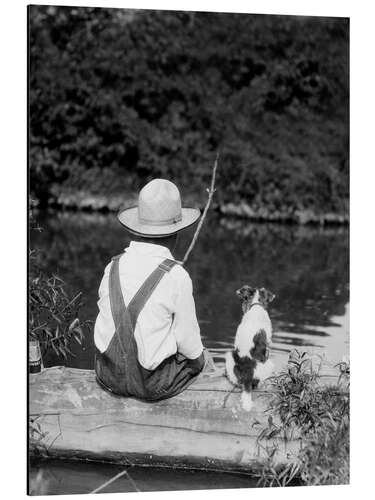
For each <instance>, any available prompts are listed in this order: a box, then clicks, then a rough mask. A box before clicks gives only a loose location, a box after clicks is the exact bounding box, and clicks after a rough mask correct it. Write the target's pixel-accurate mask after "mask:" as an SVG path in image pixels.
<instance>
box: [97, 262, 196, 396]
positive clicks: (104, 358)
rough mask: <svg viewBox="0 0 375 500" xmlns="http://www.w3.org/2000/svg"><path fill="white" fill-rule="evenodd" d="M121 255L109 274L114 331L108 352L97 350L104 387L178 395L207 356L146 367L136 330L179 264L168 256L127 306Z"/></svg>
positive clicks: (143, 393) (121, 391)
mask: <svg viewBox="0 0 375 500" xmlns="http://www.w3.org/2000/svg"><path fill="white" fill-rule="evenodd" d="M121 256H122V254H121V255H117V256H116V257H113V259H112V265H111V270H110V274H109V300H110V305H111V312H112V317H113V320H114V323H115V333H114V335H113V337H112V339H111V341H110V343H109V346H108V348H107V349H106V351H104V352H103V353H101V352H100V351H99V350H98V349H96V354H95V371H96V377H97V380H98V382H99V383H100V385H101V386H102V387H104V388H105V389H107V390H109V391H110V392H113V393H115V394H118V395H121V396H131V397H136V398H139V399H143V400H148V401H156V400H159V399H166V398H170V397H172V396H175V395H177V394H179V393H180V392H182V391H183V390H184V389H186V388H187V387H188V386H189V385H190V384H191V383H192V382H194V380H195V379H196V377H197V376H198V374H199V373H200V371H201V370H202V369H203V366H204V355H203V354H202V355H201V356H200V357H199V358H198V359H197V360H189V359H187V358H185V357H184V356H182V355H181V354H178V353H177V355H173V356H170V357H169V358H167V359H165V360H164V361H163V362H162V363H161V364H160V365H159V366H158V367H157V368H156V369H154V370H147V369H146V368H143V366H142V365H141V364H140V363H139V361H138V350H137V344H136V340H135V338H134V329H135V325H136V322H137V318H138V315H139V313H140V312H141V311H142V309H143V307H144V305H145V304H146V302H147V300H148V299H149V297H150V296H151V294H152V292H153V290H154V289H155V288H156V286H157V285H158V283H159V281H160V280H161V279H162V277H163V276H164V274H165V273H167V272H169V271H170V270H171V269H172V267H173V266H174V265H175V264H176V262H175V261H174V260H171V259H165V260H164V261H163V262H161V263H160V264H159V265H158V267H157V268H156V269H155V270H154V271H153V272H152V273H151V274H150V276H149V277H148V278H147V279H146V281H145V282H144V283H143V285H142V286H141V287H140V289H139V290H138V291H137V293H136V294H135V295H134V297H133V298H132V300H131V301H130V302H129V304H128V306H127V307H126V305H125V303H124V299H123V295H122V290H121V285H120V274H119V260H120V258H121Z"/></svg>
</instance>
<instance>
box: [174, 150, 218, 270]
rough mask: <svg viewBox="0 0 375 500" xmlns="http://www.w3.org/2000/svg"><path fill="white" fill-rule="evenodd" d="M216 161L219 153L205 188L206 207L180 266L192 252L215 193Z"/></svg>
mask: <svg viewBox="0 0 375 500" xmlns="http://www.w3.org/2000/svg"><path fill="white" fill-rule="evenodd" d="M218 161H219V153H217V155H216V160H215V163H214V166H213V169H212V178H211V186H210V189H208V188H207V192H208V199H207V203H206V206H205V207H204V210H203V215H202V217H201V219H200V221H199V224H198V226H197V229H196V230H195V233H194V236H193V239H192V240H191V243H190V245H189V248H188V249H187V250H186V253H185V255H184V258H183V259H182V261H181V262H180V263H181V264H182V265H184V264H185V262H186V261H187V259H188V257H189V255H190V252H191V251H192V250H193V248H194V245H195V243H196V241H197V239H198V236H199V233H200V230H201V229H202V226H203V222H204V220H205V218H206V216H207V212H208V209H209V208H210V205H211V200H212V198H213V196H214V192H215V191H216V190H215V179H216V170H217V166H218Z"/></svg>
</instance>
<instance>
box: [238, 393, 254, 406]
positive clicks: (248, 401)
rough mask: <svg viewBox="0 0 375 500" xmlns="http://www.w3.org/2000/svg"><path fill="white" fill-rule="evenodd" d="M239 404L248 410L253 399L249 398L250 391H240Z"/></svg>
mask: <svg viewBox="0 0 375 500" xmlns="http://www.w3.org/2000/svg"><path fill="white" fill-rule="evenodd" d="M241 404H242V408H243V409H244V410H245V411H250V410H251V409H252V407H253V400H252V399H251V392H245V391H244V392H242V394H241Z"/></svg>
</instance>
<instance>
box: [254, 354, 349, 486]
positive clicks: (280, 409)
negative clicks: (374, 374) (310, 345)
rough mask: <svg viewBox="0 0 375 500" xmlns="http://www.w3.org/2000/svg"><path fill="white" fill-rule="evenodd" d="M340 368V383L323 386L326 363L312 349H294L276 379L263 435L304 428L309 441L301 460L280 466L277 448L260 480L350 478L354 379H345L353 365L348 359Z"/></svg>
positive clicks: (269, 482) (316, 482)
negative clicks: (321, 363)
mask: <svg viewBox="0 0 375 500" xmlns="http://www.w3.org/2000/svg"><path fill="white" fill-rule="evenodd" d="M339 369H340V372H341V373H340V376H339V380H338V385H337V386H323V385H321V384H319V376H320V375H319V370H320V367H317V368H316V367H314V366H313V363H312V359H311V358H309V357H307V356H306V353H300V352H299V351H297V350H294V351H292V352H291V354H290V357H289V361H288V366H287V369H286V370H285V371H284V372H282V373H281V374H280V375H278V376H277V377H273V378H272V379H271V384H272V386H273V389H274V391H275V396H274V399H273V401H272V403H271V405H270V408H269V411H270V413H271V414H270V417H269V420H268V427H266V428H263V429H261V431H260V433H259V440H260V441H261V440H271V439H272V438H273V437H275V436H283V437H285V438H288V436H289V437H290V436H291V434H293V433H294V432H295V431H298V432H299V433H300V435H301V437H302V443H303V446H302V449H301V451H300V453H299V455H298V457H296V460H295V461H294V462H292V463H290V464H287V465H286V466H285V467H283V468H281V469H280V468H279V470H277V469H276V467H275V466H274V464H273V456H274V454H275V452H276V450H277V448H275V447H271V448H270V451H269V459H268V461H267V463H266V464H265V466H264V468H263V470H262V473H261V477H260V480H259V481H260V483H259V484H261V485H263V486H275V485H276V486H286V485H288V484H290V483H291V482H292V481H293V480H294V479H295V478H296V477H297V476H298V477H299V478H300V479H301V480H302V481H303V483H304V484H306V485H322V484H347V483H349V458H350V457H349V456H350V442H349V431H350V426H349V417H350V409H349V384H348V383H347V385H346V386H345V384H344V386H343V385H342V384H341V383H340V382H341V380H342V378H343V377H344V379H345V380H347V378H348V376H349V371H350V368H349V364H348V363H346V362H342V363H340V364H339ZM272 415H274V416H277V417H278V418H279V420H280V423H279V424H277V423H275V421H274V418H273V417H272Z"/></svg>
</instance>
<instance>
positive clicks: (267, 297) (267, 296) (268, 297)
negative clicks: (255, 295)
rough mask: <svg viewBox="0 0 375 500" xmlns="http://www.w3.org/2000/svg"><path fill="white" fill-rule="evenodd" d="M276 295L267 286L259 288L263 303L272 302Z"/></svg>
mask: <svg viewBox="0 0 375 500" xmlns="http://www.w3.org/2000/svg"><path fill="white" fill-rule="evenodd" d="M275 297H276V295H275V294H274V293H272V292H270V291H269V290H267V289H266V288H261V289H260V290H259V298H260V301H261V302H262V303H264V304H265V305H267V304H269V303H270V302H272V301H273V299H274V298H275Z"/></svg>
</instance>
